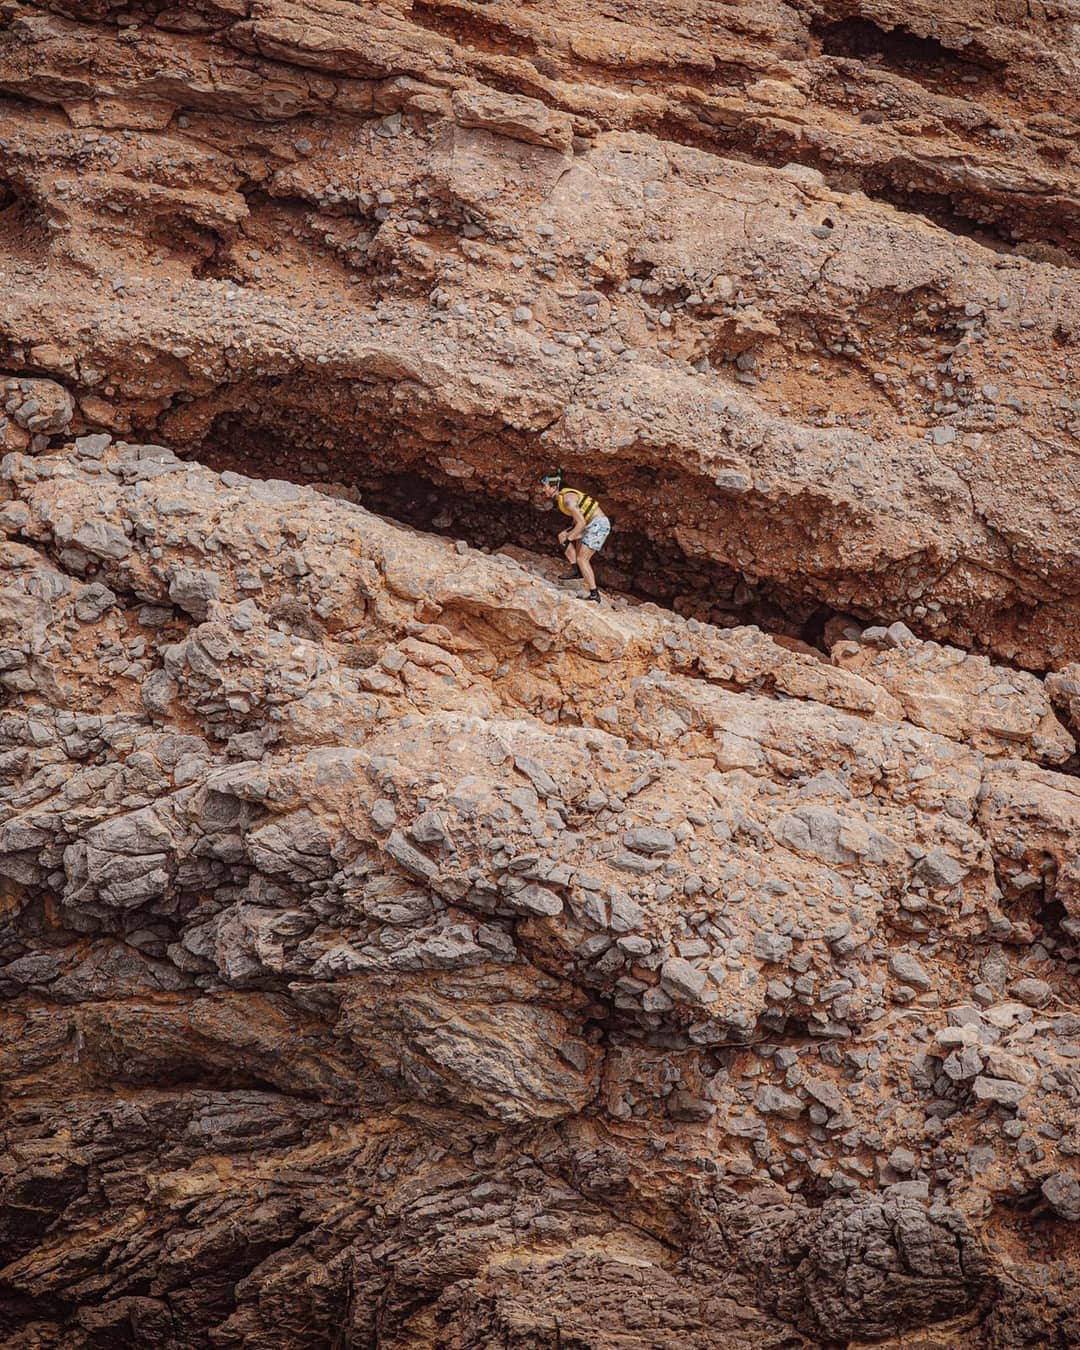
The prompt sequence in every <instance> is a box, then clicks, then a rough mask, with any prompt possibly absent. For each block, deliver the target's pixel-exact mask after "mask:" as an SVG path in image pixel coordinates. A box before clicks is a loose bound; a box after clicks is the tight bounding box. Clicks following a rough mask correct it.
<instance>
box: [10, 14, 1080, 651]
mask: <svg viewBox="0 0 1080 1350" xmlns="http://www.w3.org/2000/svg"><path fill="white" fill-rule="evenodd" d="M586 8H587V10H588V12H587V13H581V12H579V10H580V9H581V7H580V6H572V5H562V4H560V3H559V0H542V2H540V3H532V4H527V5H518V4H500V3H485V4H480V3H468V2H467V0H414V2H413V3H408V0H388V3H386V4H382V5H379V6H378V7H373V6H368V5H365V4H356V3H344V0H199V2H198V3H188V4H184V5H179V6H173V7H169V6H167V5H159V4H157V3H147V4H145V5H142V6H140V5H138V4H132V5H130V6H128V5H119V4H113V3H111V0H94V2H93V3H90V4H72V3H64V2H63V0H55V2H54V3H51V4H19V3H15V0H6V2H5V4H4V6H3V9H2V11H0V25H2V27H0V99H2V109H3V126H2V128H0V130H2V133H3V142H2V144H0V221H2V224H3V228H2V230H0V269H2V272H3V277H2V285H0V362H6V365H7V367H8V368H9V369H11V370H12V371H14V372H16V373H18V372H20V371H22V372H25V373H26V374H36V375H48V376H52V377H54V378H58V379H59V380H60V382H61V383H62V384H63V385H64V386H65V388H67V389H68V390H69V391H70V393H71V394H72V395H73V397H74V401H75V412H74V420H73V423H72V426H73V429H74V430H75V431H80V430H84V429H91V430H93V429H99V428H106V429H109V430H111V431H113V432H114V433H116V434H123V435H128V436H129V437H130V436H131V435H132V433H133V432H134V433H137V437H136V438H139V437H141V438H142V439H143V440H154V441H161V442H164V443H166V444H168V445H170V446H172V447H173V448H174V449H177V450H178V451H181V452H182V451H188V452H196V453H197V454H198V455H199V456H201V457H204V458H205V459H207V460H209V461H210V462H212V463H213V464H215V466H217V467H232V468H241V469H243V468H246V469H248V470H249V471H255V472H258V473H263V472H266V471H270V472H277V473H281V474H284V475H285V476H288V477H291V478H296V477H298V476H303V477H304V478H306V479H307V480H309V481H317V480H324V481H325V480H331V481H336V482H340V483H344V484H347V485H352V486H356V485H359V486H360V488H361V490H362V491H363V492H364V493H365V498H366V500H368V501H369V502H370V503H371V504H373V505H379V504H383V505H385V506H386V507H387V509H388V510H390V513H391V514H397V515H399V516H400V515H401V514H402V513H403V512H404V511H406V508H407V507H408V506H411V509H412V511H413V513H414V517H416V516H418V517H422V519H419V520H418V519H416V518H413V523H422V524H424V525H429V524H431V523H432V521H433V519H434V520H435V521H436V522H438V523H441V524H442V525H443V526H444V527H447V526H451V525H453V526H455V527H456V530H457V532H458V533H459V534H461V533H464V534H467V535H468V536H469V537H470V538H472V539H474V540H477V541H479V540H480V539H482V538H484V539H487V541H488V542H493V543H496V544H498V543H504V542H506V541H507V540H513V541H514V542H517V543H527V542H532V543H534V544H535V543H536V542H537V540H538V539H539V537H540V535H541V533H542V532H543V531H544V528H545V526H544V522H543V521H541V520H539V519H538V518H537V517H535V516H531V514H530V511H529V509H528V507H527V504H525V498H526V494H527V487H528V484H529V482H530V481H531V480H532V478H533V477H534V476H535V473H536V471H537V470H538V469H539V467H540V466H541V465H545V466H550V464H551V463H552V462H553V461H558V462H563V463H565V464H566V465H567V467H568V468H571V469H573V470H575V471H577V472H583V473H585V474H587V476H588V478H589V481H590V482H591V483H592V484H593V486H594V487H595V488H596V490H597V491H599V492H601V493H602V494H603V498H604V500H605V504H606V505H607V507H608V509H609V510H610V511H611V512H612V513H613V515H614V517H615V519H616V521H617V522H618V524H619V526H620V528H619V531H618V532H617V533H616V535H615V537H614V539H613V542H612V545H611V548H612V556H613V558H614V560H615V562H617V563H618V566H619V577H618V578H617V579H618V580H619V581H620V582H621V583H622V584H623V585H624V586H627V587H629V588H630V589H633V590H636V591H638V592H639V593H641V594H645V595H647V596H652V597H653V598H656V599H660V600H663V601H665V602H672V601H674V602H676V605H677V608H679V609H680V610H681V612H684V613H687V614H689V613H694V614H696V615H697V617H699V618H709V619H714V620H717V619H719V620H727V621H730V617H731V615H732V614H733V613H734V614H739V615H741V616H742V617H744V618H745V617H748V616H749V617H755V618H760V617H766V618H768V619H769V620H770V622H772V623H773V624H774V625H781V624H786V625H787V626H788V629H789V631H793V632H796V633H798V632H799V630H800V628H801V627H802V625H804V624H805V623H807V622H808V621H810V622H813V623H816V624H817V625H818V626H820V622H821V620H822V618H823V617H827V616H828V615H829V614H830V613H832V612H840V613H843V614H848V615H853V616H856V617H858V618H860V619H862V620H863V621H872V620H876V619H885V620H889V621H891V620H893V619H896V618H901V619H903V620H905V621H906V622H907V623H908V624H909V626H911V627H912V628H913V629H915V630H916V631H918V632H920V633H921V634H922V635H924V636H929V637H936V638H938V639H942V640H949V641H953V642H958V643H959V644H960V645H961V646H964V647H966V648H969V649H971V648H980V649H982V650H986V651H991V652H993V653H994V654H996V655H997V656H998V657H1004V658H1005V659H1006V660H1008V661H1015V662H1018V663H1020V664H1022V665H1025V666H1027V667H1029V668H1033V669H1039V670H1042V669H1045V668H1048V667H1054V666H1057V665H1059V664H1061V663H1063V662H1064V661H1067V660H1074V659H1076V658H1077V657H1080V639H1078V636H1077V634H1078V632H1080V624H1078V622H1077V620H1078V613H1080V601H1078V583H1077V575H1078V562H1080V553H1078V545H1077V539H1078V536H1080V516H1078V514H1077V513H1078V509H1080V508H1078V506H1077V502H1078V501H1080V484H1078V482H1077V462H1076V456H1075V446H1076V430H1077V414H1078V409H1077V406H1076V392H1077V374H1078V369H1077V367H1078V363H1077V343H1078V341H1080V328H1078V323H1080V319H1078V315H1080V287H1078V284H1077V279H1076V278H1077V272H1076V263H1077V261H1078V259H1080V226H1078V224H1077V222H1078V221H1080V210H1078V206H1080V190H1078V185H1080V171H1078V169H1077V165H1076V162H1075V155H1076V136H1077V127H1078V125H1080V121H1078V115H1077V89H1078V87H1080V84H1078V76H1080V58H1078V49H1077V39H1076V36H1075V33H1076V16H1075V14H1074V13H1073V12H1072V10H1071V8H1070V7H1069V6H1059V5H1042V4H1039V5H1032V6H1028V7H1025V6H1024V5H1021V4H1013V3H1004V0H1002V3H999V4H996V5H991V6H985V5H984V6H980V7H978V9H977V10H976V9H973V8H972V7H970V6H963V5H959V4H956V3H946V4H944V5H942V4H940V3H934V4H930V3H927V2H926V0H913V3H909V4H905V5H896V4H893V3H890V0H866V2H865V3H862V4H856V3H850V2H849V0H825V3H822V4H813V3H801V0H800V3H796V4H790V5H788V4H780V3H770V2H769V0H754V2H753V3H749V4H745V5H743V4H733V5H719V4H718V5H709V6H694V5H686V4H682V3H674V2H671V3H669V2H668V0H660V2H659V3H656V4H649V5H637V4H631V3H627V4H622V3H620V4H613V5H606V6H589V7H586ZM23 431H24V429H23V428H21V427H19V428H14V429H13V430H12V432H11V435H13V436H14V439H15V441H16V442H18V441H20V440H22V439H23ZM40 434H44V433H40ZM425 484H427V485H429V486H430V487H431V489H432V491H431V494H430V495H431V499H432V500H431V504H429V505H425V493H424V491H423V487H424V485H425ZM487 494H490V495H491V497H493V498H494V499H495V503H496V504H495V505H492V504H491V502H490V501H489V499H488V496H487ZM503 503H507V504H508V509H507V507H504V506H503V505H502V504H503ZM661 559H663V561H664V568H663V569H662V568H661V567H660V565H659V563H660V560H661Z"/></svg>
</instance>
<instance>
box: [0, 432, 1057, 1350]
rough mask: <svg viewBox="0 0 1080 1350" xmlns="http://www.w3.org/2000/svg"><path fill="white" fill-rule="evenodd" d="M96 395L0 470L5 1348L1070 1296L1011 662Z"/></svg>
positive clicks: (398, 1334)
mask: <svg viewBox="0 0 1080 1350" xmlns="http://www.w3.org/2000/svg"><path fill="white" fill-rule="evenodd" d="M104 440H105V438H104V437H89V438H84V439H83V440H81V441H80V442H78V443H77V444H76V446H74V447H71V448H67V449H65V450H63V451H62V452H58V453H54V454H49V455H43V456H38V457H32V456H28V455H24V454H20V453H12V454H11V455H9V457H8V459H7V460H6V461H5V463H4V482H5V491H6V492H7V494H8V500H7V501H6V502H5V504H4V505H3V508H2V511H0V523H2V524H3V526H4V528H5V530H6V531H7V532H8V533H9V539H8V542H7V543H6V544H5V545H4V547H3V555H2V558H3V565H4V590H3V592H2V600H3V605H2V609H0V613H2V615H3V618H2V620H0V622H2V624H3V632H2V634H0V638H2V646H0V651H2V658H3V660H2V663H3V668H4V669H3V673H2V674H0V684H2V686H3V687H4V689H5V690H6V698H7V707H6V710H5V711H4V712H3V714H2V715H0V736H2V738H3V753H2V758H0V766H2V773H3V781H4V787H3V802H4V808H3V809H4V816H3V821H2V823H0V872H2V875H3V876H4V878H5V882H4V885H5V897H6V898H5V912H6V915H7V927H6V936H5V938H4V949H3V952H2V953H0V955H2V959H3V962H4V964H3V965H2V966H0V987H2V989H3V991H4V992H5V993H6V994H7V996H8V1003H7V1006H6V1010H5V1011H4V1013H3V1014H2V1021H0V1026H2V1035H3V1049H2V1053H3V1057H4V1072H5V1077H6V1078H7V1079H8V1081H9V1091H10V1094H11V1098H10V1105H9V1112H8V1117H7V1129H6V1144H7V1152H6V1153H5V1155H4V1160H3V1164H2V1166H3V1177H4V1207H3V1211H2V1214H3V1219H2V1222H3V1229H2V1232H3V1238H4V1245H5V1255H6V1257H7V1259H8V1264H7V1265H6V1267H5V1268H4V1270H3V1274H2V1281H3V1284H2V1288H3V1291H4V1292H3V1299H2V1303H0V1309H2V1315H3V1317H4V1319H5V1323H6V1326H7V1328H8V1330H9V1333H10V1335H11V1336H12V1340H11V1341H10V1343H11V1344H15V1345H36V1344H41V1343H44V1344H57V1345H60V1344H62V1345H97V1344H112V1343H123V1342H124V1341H125V1340H134V1341H136V1342H139V1343H142V1342H144V1341H145V1340H147V1339H150V1340H153V1341H155V1342H156V1343H163V1344H176V1345H310V1344H357V1345H359V1344H372V1343H374V1344H379V1345H393V1346H406V1345H410V1346H411V1345H417V1344H425V1345H426V1344H432V1345H443V1346H458V1345H460V1346H472V1345H485V1346H486V1345H556V1344H559V1343H562V1344H567V1343H569V1344H581V1345H608V1344H612V1345H614V1344H633V1345H658V1344H664V1345H667V1344H676V1343H679V1342H682V1341H688V1343H690V1344H695V1345H701V1346H729V1345H730V1346H742V1345H746V1346H759V1345H778V1346H779V1345H785V1346H789V1345H821V1344H829V1345H831V1344H837V1343H845V1342H847V1341H848V1340H849V1339H852V1340H857V1341H864V1340H867V1339H870V1338H877V1337H887V1336H890V1335H893V1334H896V1333H898V1332H901V1331H906V1330H910V1329H916V1330H918V1329H919V1328H923V1327H925V1326H926V1325H927V1324H937V1323H940V1322H945V1323H946V1324H947V1331H946V1332H944V1333H942V1334H945V1335H946V1336H947V1337H951V1338H952V1339H947V1340H946V1341H945V1342H934V1341H933V1340H930V1341H926V1342H925V1343H926V1344H932V1343H948V1344H970V1345H983V1344H986V1345H1021V1344H1023V1345H1026V1344H1035V1343H1041V1344H1058V1345H1062V1346H1064V1345H1067V1344H1070V1343H1074V1342H1075V1339H1076V1334H1077V1330H1078V1326H1080V1324H1078V1322H1077V1320H1076V1319H1077V1311H1076V1289H1075V1284H1076V1274H1077V1271H1076V1264H1075V1260H1074V1257H1075V1240H1076V1239H1075V1225H1074V1223H1073V1221H1074V1220H1075V1219H1076V1218H1077V1217H1078V1215H1080V1185H1078V1182H1077V1178H1076V1172H1077V1169H1076V1163H1075V1157H1076V1154H1077V1152H1078V1150H1080V1136H1078V1134H1077V1124H1076V1103H1077V1087H1078V1078H1077V1068H1076V1064H1077V1055H1078V1053H1080V1041H1078V1038H1077V1031H1078V1029H1080V1020H1078V1018H1077V1015H1076V1014H1075V1013H1074V1012H1072V1011H1070V1009H1071V1008H1072V1007H1074V1006H1075V969H1076V962H1075V958H1076V951H1075V948H1074V946H1073V945H1072V944H1073V941H1074V938H1075V935H1076V933H1077V932H1078V929H1080V874H1078V872H1077V862H1076V853H1075V844H1076V839H1077V836H1078V830H1080V786H1078V783H1077V779H1076V778H1075V777H1073V776H1070V775H1069V774H1067V773H1063V772H1061V771H1060V770H1059V766H1062V765H1063V764H1064V765H1066V766H1067V765H1068V763H1069V762H1070V757H1071V756H1072V755H1073V752H1074V742H1073V739H1072V736H1071V735H1070V733H1069V731H1068V730H1067V728H1066V726H1065V725H1064V724H1063V723H1062V721H1061V720H1059V718H1058V717H1057V716H1056V715H1055V712H1054V710H1053V706H1052V704H1051V702H1050V699H1049V697H1048V695H1047V693H1046V691H1045V689H1044V687H1043V685H1042V684H1041V683H1040V682H1039V681H1038V680H1037V679H1036V678H1035V677H1034V676H1032V675H1030V674H1027V673H1025V672H1019V671H1011V670H1006V669H1002V668H996V667H993V666H991V665H990V664H989V663H988V661H987V660H986V658H984V657H971V656H965V655H964V653H963V652H960V651H957V650H956V649H953V648H949V647H940V646H938V645H937V644H934V643H929V644H927V643H923V642H921V641H920V640H919V639H917V638H915V637H914V636H913V635H912V634H911V633H910V632H909V631H908V630H907V629H905V628H904V626H903V625H901V624H895V625H893V626H892V627H891V628H889V629H883V628H877V629H868V630H866V631H865V632H864V633H863V634H862V638H861V640H860V641H853V640H850V639H845V640H842V641H840V642H839V643H837V644H836V646H835V648H834V651H833V657H832V659H831V660H829V659H826V658H825V657H823V656H821V655H820V654H818V653H815V652H813V651H812V650H811V649H805V650H790V649H788V648H785V647H783V646H780V645H778V644H777V643H776V642H775V641H774V640H773V639H772V638H770V637H768V636H766V635H765V634H763V633H761V632H760V631H759V630H757V629H754V628H736V629H731V630H726V631H725V630H719V629H716V628H714V627H712V626H709V625H702V624H700V623H698V622H697V621H696V620H689V621H686V620H682V619H679V618H677V617H676V616H674V615H673V614H671V613H670V612H666V611H663V610H660V609H655V608H654V607H652V606H647V607H644V608H641V607H628V606H626V605H625V604H623V603H620V604H618V605H616V606H613V607H611V608H606V609H604V610H597V609H596V608H595V607H593V606H586V605H581V604H580V603H578V602H577V600H576V599H575V598H573V597H569V596H566V595H564V594H562V593H560V592H559V590H558V589H557V588H556V587H555V586H554V585H553V584H551V583H550V582H549V581H547V580H546V579H544V577H543V576H542V575H536V574H534V572H533V571H530V570H526V568H525V567H524V566H523V565H522V563H521V562H519V561H518V560H517V559H515V558H513V557H509V556H503V555H490V556H489V555H485V554H483V553H480V552H476V551H474V550H472V549H469V548H468V547H466V546H465V545H461V546H459V547H456V546H454V545H452V544H450V543H449V541H442V540H439V539H437V538H434V537H432V536H424V535H419V534H415V533H412V532H410V531H408V530H406V529H403V528H402V527H399V526H395V525H391V524H389V523H387V522H385V521H383V520H381V519H380V518H378V517H376V516H373V515H370V514H369V513H368V512H366V511H365V510H364V509H363V508H362V507H359V506H357V505H354V504H352V503H349V502H342V501H340V500H335V499H333V498H329V497H326V496H324V495H320V494H319V493H317V492H314V491H312V490H310V489H303V488H298V487H296V486H294V485H292V484H290V483H285V482H281V481H270V482H261V481H255V480H248V479H245V478H243V477H242V476H240V475H238V474H236V473H233V472H231V471H227V472H225V473H224V474H221V475H219V474H217V473H215V472H213V471H212V470H209V469H206V468H203V467H201V466H198V465H193V464H188V463H185V462H184V461H182V460H180V459H178V458H176V457H175V456H174V455H173V454H172V453H171V452H170V451H167V450H164V449H162V448H161V447H157V446H134V445H119V446H110V445H104V444H103V441H104ZM533 566H534V567H535V568H537V569H539V570H541V571H542V568H543V565H542V564H540V563H538V562H535V561H534V563H533ZM957 710H959V712H957ZM957 1319H959V1320H957ZM939 1330H940V1329H939ZM935 1334H937V1332H935ZM560 1338H562V1339H561V1342H560Z"/></svg>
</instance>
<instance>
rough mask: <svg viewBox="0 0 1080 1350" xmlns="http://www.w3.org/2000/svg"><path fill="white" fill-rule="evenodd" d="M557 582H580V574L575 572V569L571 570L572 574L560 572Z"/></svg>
mask: <svg viewBox="0 0 1080 1350" xmlns="http://www.w3.org/2000/svg"><path fill="white" fill-rule="evenodd" d="M559 580H560V581H580V580H581V573H580V572H579V571H578V570H577V568H576V567H575V568H574V570H573V571H572V572H561V573H560V574H559Z"/></svg>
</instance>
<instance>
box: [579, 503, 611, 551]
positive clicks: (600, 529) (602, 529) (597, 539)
mask: <svg viewBox="0 0 1080 1350" xmlns="http://www.w3.org/2000/svg"><path fill="white" fill-rule="evenodd" d="M610 533H611V521H610V520H608V518H607V516H602V515H601V514H600V512H599V511H598V512H597V513H596V515H595V516H593V518H592V520H590V521H589V523H588V525H586V526H585V533H584V534H583V535H582V536H581V542H582V543H583V544H584V545H585V547H586V548H591V549H592V551H593V552H594V553H599V552H600V550H601V549H602V548H603V547H604V540H605V539H606V538H607V537H608V535H609V534H610Z"/></svg>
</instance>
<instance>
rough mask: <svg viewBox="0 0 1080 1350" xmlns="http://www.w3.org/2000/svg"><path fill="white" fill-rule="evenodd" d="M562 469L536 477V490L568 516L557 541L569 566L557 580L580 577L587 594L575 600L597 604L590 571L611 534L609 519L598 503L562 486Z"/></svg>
mask: <svg viewBox="0 0 1080 1350" xmlns="http://www.w3.org/2000/svg"><path fill="white" fill-rule="evenodd" d="M565 477H566V475H565V474H564V473H563V471H562V469H557V470H556V471H555V473H547V474H545V475H544V476H543V478H541V480H540V490H541V491H542V492H543V494H544V496H545V497H546V498H547V499H548V501H551V500H552V499H554V501H555V505H556V506H557V507H558V508H559V510H560V511H561V512H562V513H563V515H564V516H569V517H570V521H571V523H570V525H569V526H568V527H567V528H566V529H565V530H560V531H559V543H560V544H563V545H564V546H565V551H564V554H563V556H564V557H565V558H566V561H567V562H568V563H570V565H571V566H572V567H573V569H574V570H573V571H572V572H567V573H566V574H565V575H564V576H563V577H561V578H560V579H561V580H562V581H576V580H577V579H578V577H579V576H580V577H581V579H582V580H583V581H584V582H585V585H586V586H588V588H589V591H588V594H587V595H579V596H578V599H579V600H595V601H596V603H597V604H599V603H600V592H599V591H598V590H597V589H596V576H595V575H594V573H593V569H592V562H591V561H590V559H591V558H592V556H593V554H594V553H599V552H600V550H601V549H602V548H603V547H604V540H605V539H607V537H608V535H609V534H610V533H611V521H610V520H608V518H607V516H605V515H604V513H603V511H601V510H600V503H599V502H598V501H597V500H596V498H595V497H590V496H589V495H588V494H587V493H585V492H582V491H581V490H580V488H571V487H566V486H565Z"/></svg>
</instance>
